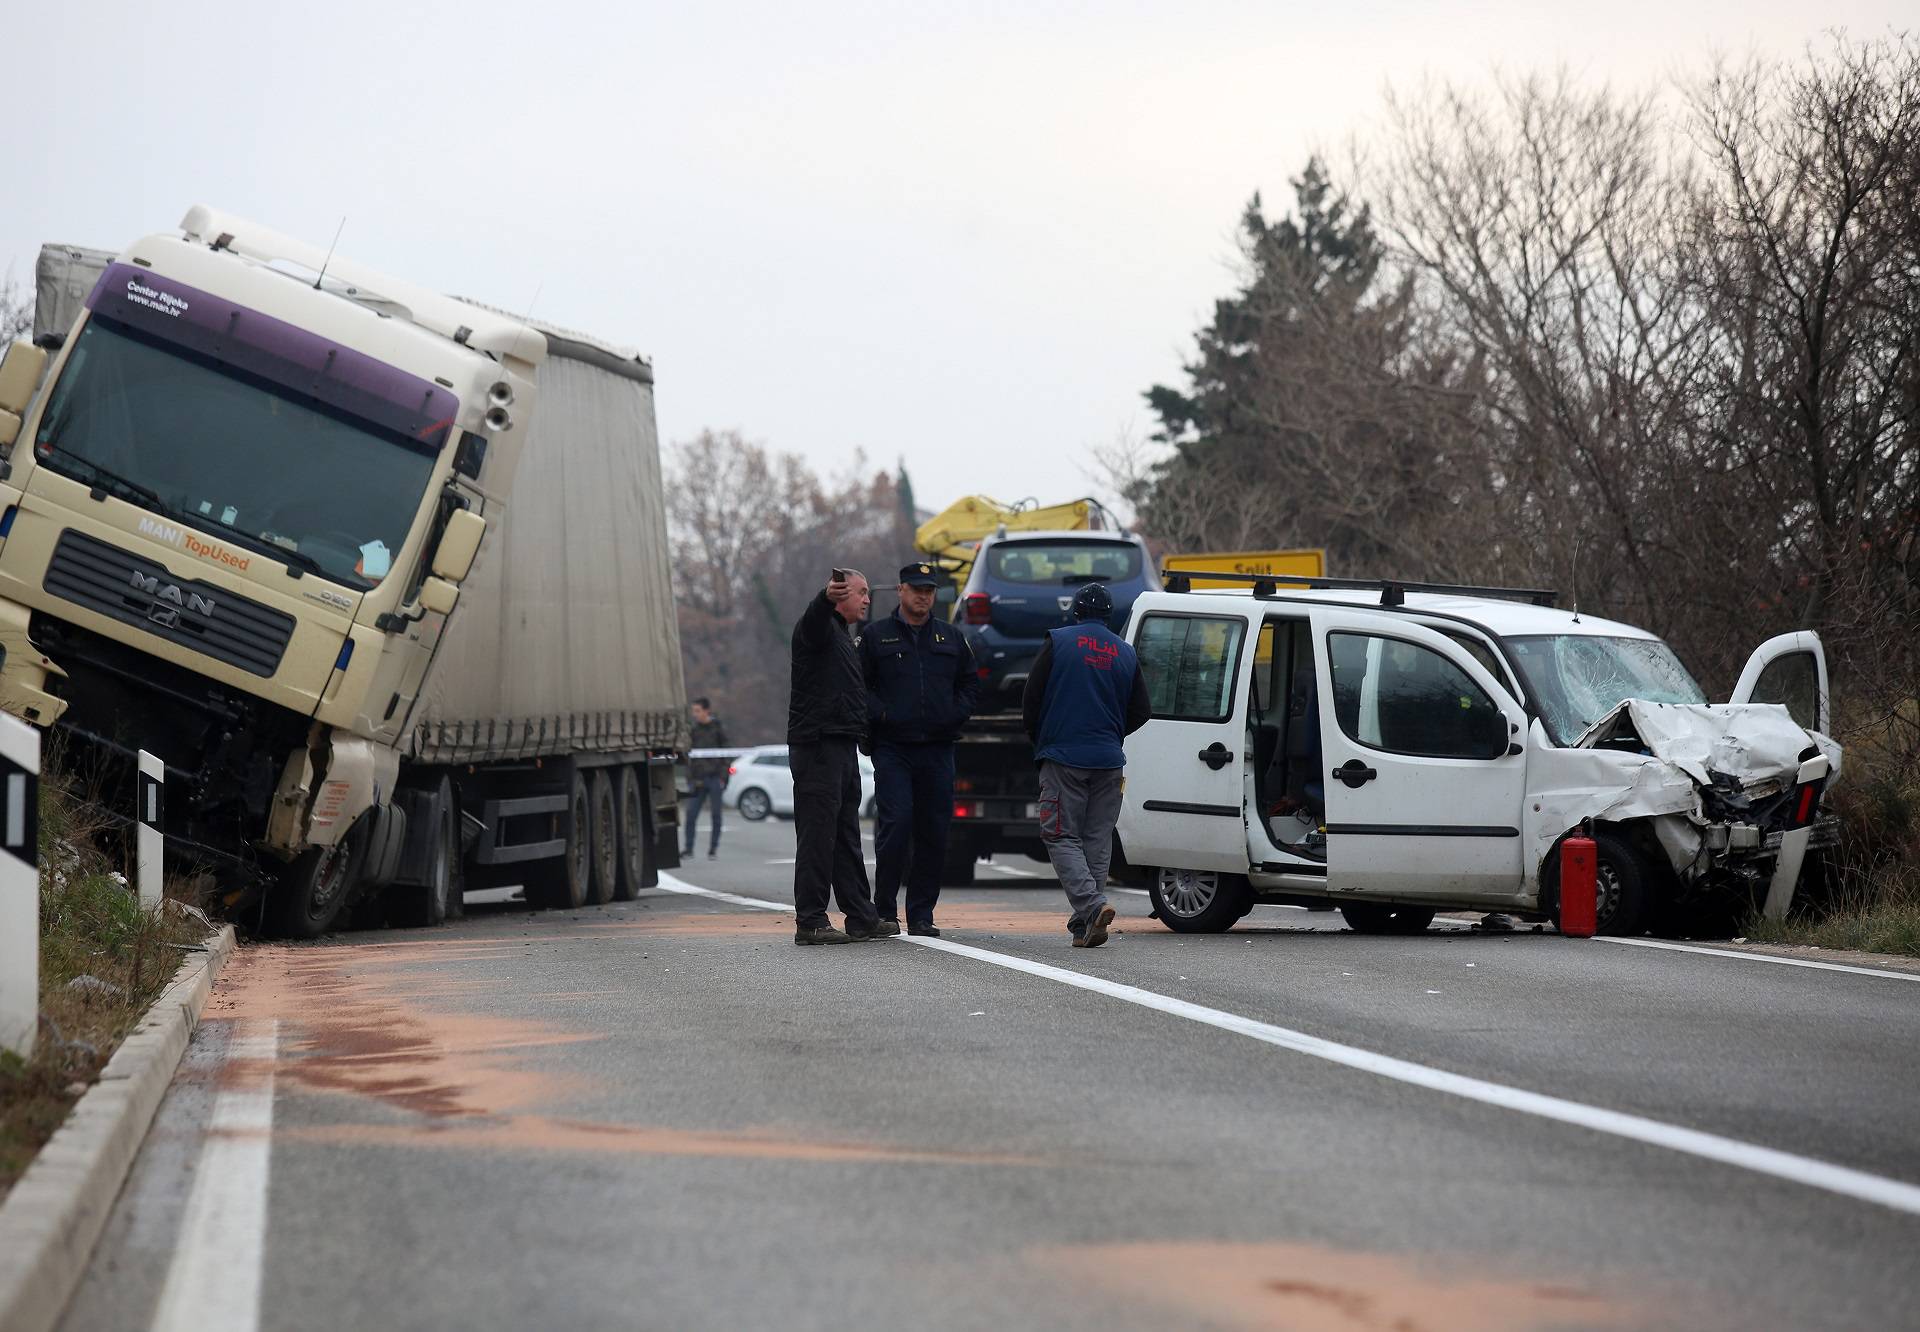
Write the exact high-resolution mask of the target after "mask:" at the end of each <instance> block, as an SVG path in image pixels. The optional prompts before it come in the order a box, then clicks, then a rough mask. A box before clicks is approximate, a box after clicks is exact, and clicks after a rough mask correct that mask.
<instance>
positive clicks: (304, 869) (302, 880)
mask: <svg viewBox="0 0 1920 1332" xmlns="http://www.w3.org/2000/svg"><path fill="white" fill-rule="evenodd" d="M366 850H367V821H366V820H365V819H362V820H360V821H359V822H358V823H356V824H354V825H353V827H351V828H349V829H348V830H347V834H346V836H344V837H342V838H341V839H340V840H339V841H338V842H336V843H335V844H334V845H332V846H314V847H309V848H307V849H306V850H305V851H303V852H301V853H300V855H298V856H297V857H295V858H294V860H293V863H292V864H290V865H288V866H287V867H286V868H285V869H284V870H282V871H281V872H280V881H279V882H278V883H277V884H275V885H274V891H273V893H272V895H271V897H270V899H269V902H268V908H267V923H268V926H269V928H270V929H271V930H272V932H273V933H274V934H276V935H278V936H279V937H281V938H283V939H317V938H319V937H320V936H321V935H323V934H325V933H326V932H327V931H328V930H330V929H332V928H333V924H334V922H335V921H337V920H338V919H339V918H340V913H341V911H342V910H343V909H344V908H345V907H346V906H347V905H348V904H349V903H350V902H352V900H353V895H354V892H355V890H356V889H358V888H359V886H360V869H361V866H362V864H363V862H364V861H365V859H366Z"/></svg>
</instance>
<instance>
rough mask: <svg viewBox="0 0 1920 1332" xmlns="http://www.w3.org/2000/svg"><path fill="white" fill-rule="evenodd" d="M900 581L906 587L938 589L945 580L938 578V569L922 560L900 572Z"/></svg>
mask: <svg viewBox="0 0 1920 1332" xmlns="http://www.w3.org/2000/svg"><path fill="white" fill-rule="evenodd" d="M900 581H901V582H902V583H904V584H906V585H907V586H908V587H938V586H940V584H941V583H942V582H944V581H945V580H944V579H942V578H941V577H940V571H939V570H938V569H936V568H934V567H933V566H932V565H931V564H928V563H927V562H926V561H925V560H922V561H920V563H918V564H909V565H907V566H906V567H905V568H903V569H902V570H900Z"/></svg>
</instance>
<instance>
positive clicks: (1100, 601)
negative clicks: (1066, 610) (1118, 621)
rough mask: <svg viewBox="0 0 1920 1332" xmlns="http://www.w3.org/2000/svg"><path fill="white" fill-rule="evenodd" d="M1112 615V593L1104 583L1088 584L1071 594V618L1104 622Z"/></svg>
mask: <svg viewBox="0 0 1920 1332" xmlns="http://www.w3.org/2000/svg"><path fill="white" fill-rule="evenodd" d="M1111 614H1113V593H1111V592H1109V591H1107V588H1106V585H1105V584H1104V583H1088V584H1087V585H1086V586H1085V587H1083V588H1081V589H1080V590H1079V591H1078V592H1075V593H1074V594H1073V618H1074V619H1076V620H1104V619H1106V618H1107V617H1108V616H1109V615H1111Z"/></svg>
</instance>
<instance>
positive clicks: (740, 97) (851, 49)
mask: <svg viewBox="0 0 1920 1332" xmlns="http://www.w3.org/2000/svg"><path fill="white" fill-rule="evenodd" d="M1912 14H1913V11H1912V9H1911V7H1910V0H1908V2H1907V3H1886V2H1884V0H1825V2H1824V3H1821V4H1817V5H1816V4H1810V3H1807V2H1806V0H1799V2H1798V3H1786V2H1785V0H1705V2H1703V3H1687V0H1666V2H1665V3H1644V2H1643V0H1617V2H1615V3H1606V4H1597V5H1543V4H1539V3H1489V4H1474V5H1447V4H1422V3H1406V2H1395V3H1372V4H1369V3H1350V4H1347V5H1344V6H1342V5H1338V4H1329V3H1326V2H1325V0H1318V2H1317V3H1314V4H1311V5H1304V4H1292V3H1285V4H1283V3H1267V4H1241V3H1226V2H1224V0H1185V2H1184V3H1178V4H1175V3H1141V2H1136V0H1106V3H1100V4H1048V3H1042V2H1038V0H1026V2H1024V3H1005V4H965V3H942V4H937V5H931V4H930V5H919V4H914V3H911V2H909V0H895V2H893V3H859V2H858V0H814V2H813V3H808V4H795V3H768V4H726V3H710V4H702V5H684V6H681V5H648V4H644V3H642V4H635V5H625V6H622V5H611V4H593V5H586V4H577V3H573V2H572V0H545V2H544V3H534V4H524V3H523V4H515V5H512V6H508V5H504V4H496V3H492V0H471V2H469V3H460V4H409V3H404V2H403V0H383V2H382V3H375V4H367V3H358V2H353V3H337V4H332V5H327V6H287V5H278V4H273V3H267V4H259V5H238V6H217V5H216V6H210V7H209V6H200V7H186V8H182V7H180V6H178V5H158V4H133V3H127V2H126V0H114V2H112V3H98V2H94V3H89V2H88V0H69V2H68V3H63V4H33V5H20V6H13V7H11V8H10V10H9V13H8V16H7V19H6V23H5V26H6V29H7V38H6V45H7V47H8V51H9V54H10V56H11V59H10V60H9V62H8V63H9V65H10V66H11V68H10V70H9V74H8V78H9V81H10V82H11V84H12V89H11V92H12V96H11V97H10V99H9V101H10V103H11V104H12V105H13V107H14V108H15V113H16V120H15V126H16V128H15V130H14V131H13V132H12V133H10V134H8V135H7V136H6V142H5V146H4V147H0V165H4V166H5V172H4V178H5V180H6V182H7V190H6V194H7V202H6V204H5V205H4V207H0V267H4V266H5V265H7V264H11V266H12V269H13V272H14V275H15V277H16V278H17V279H20V280H22V281H26V282H30V280H31V276H32V269H33V259H34V255H35V253H36V252H37V250H38V248H39V245H40V243H41V242H43V241H49V240H58V241H69V242H74V243H78V244H85V245H93V246H98V247H101V248H105V249H119V248H121V247H123V246H125V245H127V244H129V243H130V242H131V241H133V240H134V239H135V238H136V237H138V236H140V235H144V234H147V233H149V232H153V231H162V230H170V229H172V228H173V227H174V226H175V225H176V224H177V223H178V222H179V220H180V217H181V215H182V214H183V213H184V212H185V211H186V209H187V207H188V206H189V205H191V204H193V203H207V204H210V205H212V206H214V207H216V208H221V209H225V210H228V211H231V212H235V213H238V214H241V215H242V216H246V217H250V218H254V219H257V220H258V221H261V222H263V223H266V224H268V225H270V226H273V227H275V228H277V229H279V230H282V231H287V232H292V233H294V234H297V235H301V236H304V237H306V238H308V239H311V240H313V241H316V242H318V243H320V244H325V243H326V242H327V241H328V240H329V239H331V237H332V236H333V232H334V228H335V226H336V225H337V224H338V223H339V221H340V219H341V217H342V216H343V215H344V216H345V218H346V229H345V233H344V235H343V237H342V238H341V241H340V251H341V253H343V254H350V255H352V256H353V257H354V258H355V259H357V260H359V261H361V262H363V263H366V264H369V265H371V266H373V267H376V268H381V269H386V270H389V271H392V272H395V273H397V274H400V275H402V276H405V277H407V278H409V279H411V280H415V281H419V282H423V283H425V284H427V285H430V286H433V287H437V288H439V289H442V290H446V291H452V292H459V293H462V294H467V295H473V296H478V297H481V298H483V299H486V300H488V301H491V302H493V303H496V304H499V305H502V306H507V307H510V308H515V309H523V308H526V307H527V306H528V304H529V303H530V302H531V303H533V308H534V313H535V314H537V315H538V316H540V317H542V318H545V319H548V320H552V321H554V322H556V323H561V324H566V325H569V326H572V327H576V328H580V329H584V330H586V331H588V332H591V333H595V334H598V335H600V336H602V337H605V338H608V339H610V340H614V341H619V342H625V343H630V344H632V345H635V346H637V347H639V348H641V349H642V350H643V351H645V352H647V353H648V354H649V355H651V356H652V357H653V358H654V365H655V370H656V373H657V376H658V403H659V415H660V428H661V435H662V439H663V441H672V440H679V439H684V438H687V437H688V436H690V435H692V434H693V433H694V432H696V431H698V430H699V429H701V428H702V427H706V426H711V427H715V428H734V429H738V430H740V431H742V432H744V433H745V434H746V435H747V436H749V437H750V438H753V439H756V440H760V441H763V442H765V443H766V444H768V445H769V446H771V447H773V448H776V449H781V450H787V451H792V452H796V453H799V454H801V455H803V456H805V457H806V458H807V459H809V460H810V461H811V462H812V463H813V464H814V466H815V467H816V468H818V469H819V470H821V471H822V472H826V473H837V472H842V471H844V470H845V469H846V468H847V467H848V466H849V465H850V463H851V462H852V459H853V457H854V454H855V451H856V450H864V451H865V453H866V456H867V458H868V459H869V461H870V463H872V464H874V465H885V466H888V467H891V466H892V465H893V464H894V463H895V462H897V461H899V460H901V459H904V460H905V462H906V464H907V467H908V470H909V473H910V475H911V476H912V477H913V480H914V483H915V489H916V492H917V495H918V497H919V500H920V502H921V504H922V505H923V506H926V507H934V508H938V507H940V506H941V505H943V504H945V503H946V502H948V501H949V500H951V499H953V498H955V497H957V496H959V495H962V494H966V493H970V492H974V491H981V492H985V493H987V494H991V495H994V496H997V497H999V498H1002V499H1008V500H1012V499H1018V498H1020V497H1023V496H1027V495H1038V496H1040V497H1042V498H1043V500H1049V501H1051V500H1056V499H1062V498H1070V497H1072V496H1074V495H1078V494H1082V493H1085V492H1086V491H1087V490H1088V489H1089V488H1090V487H1092V486H1093V485H1094V484H1095V482H1094V480H1093V478H1092V477H1091V475H1090V466H1089V462H1088V455H1089V453H1090V451H1091V450H1092V449H1094V448H1097V447H1100V446H1102V445H1105V444H1108V443H1110V442H1111V441H1113V440H1114V439H1115V438H1117V437H1118V436H1120V435H1122V434H1123V433H1126V432H1131V433H1132V434H1134V435H1135V436H1144V435H1145V434H1146V433H1147V431H1148V429H1149V425H1150V420H1149V417H1148V415H1147V413H1146V410H1145V407H1144V404H1143V403H1142V400H1141V396H1140V395H1141V392H1142V391H1143V390H1144V389H1146V388H1147V387H1148V386H1149V385H1151V384H1153V383H1155V382H1177V381H1176V380H1175V379H1174V377H1175V376H1177V375H1178V373H1179V367H1180V363H1181V360H1182V358H1183V357H1184V356H1185V355H1186V354H1187V353H1188V351H1189V349H1190V347H1191V338H1192V334H1193V331H1194V330H1195V328H1196V327H1198V325H1199V324H1200V323H1201V322H1202V321H1203V320H1204V319H1205V317H1206V315H1207V313H1208V311H1209V309H1210V308H1211V303H1212V301H1213V300H1214V298H1215V297H1216V296H1219V295H1221V294H1223V293H1224V292H1226V291H1227V290H1228V289H1229V288H1230V286H1231V284H1232V279H1233V270H1232V267H1231V264H1232V259H1233V230H1234V224H1235V220H1236V218H1237V216H1238V213H1239V210H1240V208H1241V206H1242V205H1243V204H1244V203H1245V201H1246V199H1247V197H1248V196H1249V195H1250V194H1252V193H1253V191H1255V190H1260V191H1261V192H1262V193H1263V195H1264V196H1265V198H1266V200H1267V201H1268V204H1269V206H1270V209H1271V208H1272V207H1273V206H1276V205H1284V204H1286V203H1288V202H1290V200H1291V191H1290V190H1289V188H1288V186H1287V180H1288V178H1289V177H1291V176H1294V175H1296V174H1298V172H1299V170H1300V168H1301V166H1302V165H1303V164H1304V162H1305V161H1306V159H1307V156H1308V154H1309V153H1310V152H1312V151H1314V150H1316V149H1327V150H1331V151H1332V152H1334V153H1335V154H1336V155H1337V154H1338V152H1339V151H1340V149H1341V147H1342V145H1343V144H1344V143H1345V142H1346V140H1347V139H1348V137H1349V136H1351V135H1355V134H1361V135H1364V133H1365V131H1366V127H1367V125H1368V124H1369V123H1370V122H1372V121H1374V120H1375V119H1376V118H1377V116H1378V113H1379V108H1380V100H1381V99H1380V94H1381V90H1382V89H1383V87H1385V86H1386V85H1387V84H1388V83H1389V82H1391V83H1393V84H1395V85H1411V84H1412V83H1413V82H1415V81H1417V80H1418V79H1420V78H1421V77H1423V76H1429V75H1430V76H1435V77H1440V78H1447V79H1453V80H1459V81H1477V80H1483V79H1485V78H1486V77H1487V76H1488V73H1489V71H1490V69H1491V68H1492V67H1493V66H1494V65H1495V64H1496V63H1497V64H1499V65H1501V66H1503V67H1506V68H1509V69H1522V68H1528V67H1548V66H1551V65H1553V64H1555V63H1558V62H1562V61H1564V62H1567V63H1569V64H1570V65H1571V66H1572V67H1573V68H1574V69H1576V70H1577V71H1580V72H1581V73H1583V74H1584V75H1586V76H1587V77H1589V78H1591V79H1593V80H1595V81H1602V80H1604V81H1608V82H1611V83H1613V84H1614V85H1616V86H1618V87H1621V88H1641V87H1644V86H1647V85H1649V84H1651V83H1653V82H1655V81H1657V80H1660V79H1662V78H1663V77H1665V76H1668V75H1670V74H1672V73H1673V72H1675V71H1676V70H1679V69H1682V68H1687V67H1697V66H1698V64H1699V63H1700V62H1702V61H1704V60H1705V59H1706V58H1707V57H1708V56H1709V55H1710V54H1711V53H1712V52H1713V51H1714V50H1716V49H1719V50H1724V51H1730V52H1734V53H1740V52H1745V51H1748V50H1758V51H1762V52H1769V53H1776V54H1791V53H1793V52H1795V51H1797V50H1799V49H1800V48H1801V47H1802V46H1803V45H1804V44H1805V43H1806V42H1807V41H1808V40H1810V39H1811V38H1813V37H1815V36H1816V35H1817V33H1818V31H1819V30H1820V29H1821V28H1823V27H1825V26H1828V25H1836V24H1837V25H1844V26H1846V27H1848V28H1849V29H1850V30H1851V31H1852V32H1853V33H1854V34H1856V35H1859V36H1869V35H1875V34H1878V33H1881V32H1884V31H1885V30H1886V29H1887V27H1888V26H1889V25H1890V24H1895V23H1900V22H1907V23H1910V22H1911V20H1912ZM20 154H24V155H25V160H19V158H18V157H17V156H16V155H20ZM536 293H537V299H536Z"/></svg>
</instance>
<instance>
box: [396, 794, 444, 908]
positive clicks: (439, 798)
mask: <svg viewBox="0 0 1920 1332" xmlns="http://www.w3.org/2000/svg"><path fill="white" fill-rule="evenodd" d="M434 802H435V803H436V804H438V805H439V807H440V819H439V823H438V826H436V827H435V828H434V829H433V830H432V832H433V847H432V850H431V851H430V852H429V853H428V860H427V881H426V883H424V884H422V885H421V886H420V887H418V888H414V889H388V892H389V893H390V894H394V893H400V894H404V895H403V896H402V897H401V900H400V906H401V908H402V910H401V911H400V912H399V913H398V914H399V915H400V916H401V917H402V918H403V919H404V920H405V922H406V923H407V924H409V925H440V924H444V923H445V922H447V921H448V920H453V919H457V918H458V917H459V916H460V914H461V900H460V884H461V875H460V809H459V806H458V805H457V804H456V803H455V802H454V797H453V783H452V782H450V781H448V780H447V779H446V778H445V777H442V778H441V779H440V789H439V790H438V791H437V792H435V794H434ZM428 808H432V806H431V805H429V806H428Z"/></svg>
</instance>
